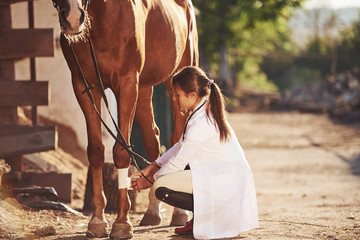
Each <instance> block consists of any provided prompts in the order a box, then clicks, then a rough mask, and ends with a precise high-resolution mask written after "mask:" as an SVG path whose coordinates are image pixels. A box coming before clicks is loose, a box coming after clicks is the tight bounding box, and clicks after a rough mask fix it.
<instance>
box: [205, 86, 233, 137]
mask: <svg viewBox="0 0 360 240" xmlns="http://www.w3.org/2000/svg"><path fill="white" fill-rule="evenodd" d="M210 89H211V90H210V96H209V102H210V103H209V105H208V109H206V113H207V115H208V116H209V111H210V112H211V114H212V116H213V118H214V120H215V122H216V126H217V128H218V130H219V133H220V141H222V142H225V141H228V140H229V138H230V130H229V127H228V124H227V122H226V119H225V106H224V96H223V95H222V93H221V90H220V88H219V86H218V85H217V84H216V83H211V84H210Z"/></svg>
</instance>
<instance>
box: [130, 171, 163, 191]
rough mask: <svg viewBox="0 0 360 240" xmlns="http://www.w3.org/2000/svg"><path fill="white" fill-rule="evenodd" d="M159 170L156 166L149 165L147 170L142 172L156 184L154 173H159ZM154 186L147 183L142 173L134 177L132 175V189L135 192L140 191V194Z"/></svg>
mask: <svg viewBox="0 0 360 240" xmlns="http://www.w3.org/2000/svg"><path fill="white" fill-rule="evenodd" d="M157 170H159V168H158V167H156V166H154V165H149V166H147V167H146V168H144V169H143V170H141V172H142V173H143V174H144V175H145V176H146V177H147V178H148V179H149V180H150V181H151V182H154V177H153V175H154V173H156V172H157ZM151 186H152V184H151V183H150V182H149V181H147V180H146V179H145V178H144V177H143V176H142V175H141V173H140V172H138V173H135V174H133V175H131V187H132V189H133V190H134V191H138V192H140V191H141V190H143V189H147V188H149V187H151Z"/></svg>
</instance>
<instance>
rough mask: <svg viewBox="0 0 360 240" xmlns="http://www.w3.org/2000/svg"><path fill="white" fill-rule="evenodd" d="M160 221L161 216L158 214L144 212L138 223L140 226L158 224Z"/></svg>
mask: <svg viewBox="0 0 360 240" xmlns="http://www.w3.org/2000/svg"><path fill="white" fill-rule="evenodd" d="M160 222H161V217H160V216H159V215H153V214H149V213H145V214H144V217H143V218H142V219H141V222H140V224H139V225H140V226H150V225H159V224H160Z"/></svg>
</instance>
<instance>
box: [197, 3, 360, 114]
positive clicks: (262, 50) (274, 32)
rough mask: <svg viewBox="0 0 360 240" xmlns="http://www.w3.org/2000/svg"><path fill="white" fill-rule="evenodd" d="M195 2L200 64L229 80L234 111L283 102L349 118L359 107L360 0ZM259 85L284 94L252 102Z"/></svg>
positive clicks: (225, 81) (223, 80)
mask: <svg viewBox="0 0 360 240" xmlns="http://www.w3.org/2000/svg"><path fill="white" fill-rule="evenodd" d="M193 2H194V5H195V6H196V7H197V8H198V27H199V36H200V44H199V47H200V50H201V58H200V60H201V65H202V66H203V67H204V68H205V69H206V70H207V71H208V72H209V73H210V74H211V75H212V76H213V77H214V78H216V79H217V80H218V81H220V82H221V83H222V87H223V89H224V90H225V92H224V93H225V94H226V95H227V96H229V98H230V101H229V110H235V109H237V110H239V109H240V110H241V109H244V107H246V106H244V105H247V108H245V109H248V110H249V108H254V107H255V108H258V107H262V106H265V107H268V106H269V104H270V105H273V106H274V105H276V104H278V103H279V104H280V105H282V107H284V106H287V107H296V108H301V109H302V110H307V111H326V112H330V113H331V114H333V115H337V116H340V115H342V116H343V117H344V115H345V112H347V113H348V110H349V108H351V109H352V110H354V109H353V107H354V106H357V108H358V106H359V68H358V67H359V57H360V55H359V53H360V52H359V47H360V45H359V44H360V41H359V40H360V39H359V37H360V35H359V31H360V24H359V6H360V1H355V0H331V1H330V0H283V1H277V0H276V1H275V0H274V1H271V0H269V1H259V0H250V1H231V0H228V1H216V0H213V1H211V0H210V1H209V0H203V1H202V0H194V1H193ZM254 90H258V91H260V92H263V93H277V94H280V95H277V94H275V95H269V94H267V98H266V99H265V102H263V103H261V101H260V102H257V103H258V104H255V105H254V101H250V102H248V103H249V104H246V102H247V100H248V99H249V97H250V96H253V97H254V94H255V93H258V94H257V96H259V92H258V91H254ZM255 95H256V94H255ZM276 99H281V100H280V101H277V100H276ZM262 100H264V97H263V98H262ZM250 103H251V104H250ZM259 104H260V105H259ZM250 105H251V106H250ZM357 110H358V109H357ZM359 116H360V115H356V117H355V116H354V117H348V120H353V119H355V118H357V119H359V118H358V117H359Z"/></svg>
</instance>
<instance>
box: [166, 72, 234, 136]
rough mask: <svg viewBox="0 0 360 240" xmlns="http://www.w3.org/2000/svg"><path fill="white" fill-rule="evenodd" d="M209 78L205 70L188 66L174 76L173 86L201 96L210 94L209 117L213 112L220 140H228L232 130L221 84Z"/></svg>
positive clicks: (207, 109)
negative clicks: (226, 115)
mask: <svg viewBox="0 0 360 240" xmlns="http://www.w3.org/2000/svg"><path fill="white" fill-rule="evenodd" d="M213 81H214V80H212V79H209V78H208V77H207V76H206V74H205V72H204V71H203V70H202V69H201V68H199V67H194V66H188V67H184V68H183V69H181V70H180V71H179V72H178V73H176V74H175V75H174V76H173V78H172V85H173V87H174V88H175V87H179V88H180V89H181V90H182V91H184V92H185V93H186V94H189V93H192V92H194V93H196V94H198V96H199V97H200V98H202V97H205V96H209V104H208V106H207V108H206V115H207V117H209V113H210V112H211V114H212V116H213V118H214V120H215V126H216V127H217V129H218V130H219V132H220V141H222V142H224V141H228V140H229V138H230V130H229V127H228V125H227V123H226V120H225V116H224V112H225V107H224V96H223V95H222V93H221V90H220V88H219V86H218V85H217V84H216V83H215V82H213Z"/></svg>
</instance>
